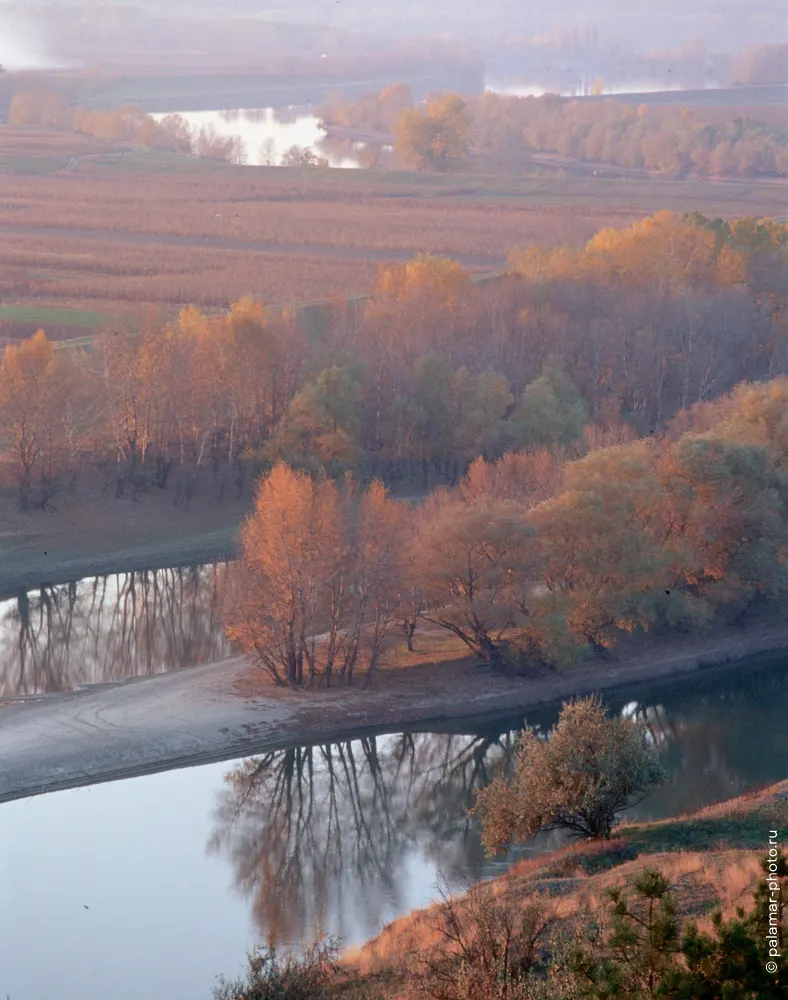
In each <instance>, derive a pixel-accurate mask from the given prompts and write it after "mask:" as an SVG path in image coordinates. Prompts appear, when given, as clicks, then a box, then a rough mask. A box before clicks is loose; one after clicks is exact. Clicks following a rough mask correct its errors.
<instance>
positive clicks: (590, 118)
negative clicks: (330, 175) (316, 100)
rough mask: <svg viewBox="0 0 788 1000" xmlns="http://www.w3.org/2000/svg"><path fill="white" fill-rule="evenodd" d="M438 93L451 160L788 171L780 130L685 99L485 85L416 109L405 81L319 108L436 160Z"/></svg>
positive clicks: (695, 172)
mask: <svg viewBox="0 0 788 1000" xmlns="http://www.w3.org/2000/svg"><path fill="white" fill-rule="evenodd" d="M441 102H443V104H444V105H446V103H447V102H454V104H455V105H456V108H459V107H460V105H461V108H462V111H463V115H459V114H458V112H457V110H456V109H455V111H454V113H453V115H451V116H446V120H445V121H442V122H441V131H440V138H439V140H438V141H437V146H438V147H440V145H441V144H447V143H448V144H452V145H453V147H454V148H456V149H459V150H460V153H461V155H458V156H457V157H456V158H455V159H454V160H453V161H452V162H453V164H454V165H459V164H460V163H461V162H462V161H463V160H464V159H469V158H470V157H473V158H475V159H476V160H477V161H480V162H482V163H484V164H485V165H488V166H499V167H502V168H504V169H514V168H516V169H524V168H525V167H527V165H528V162H529V157H530V156H531V155H532V154H534V153H550V154H555V155H558V156H562V157H568V158H571V159H574V160H580V161H588V162H590V163H604V164H612V165H615V166H619V167H625V168H628V169H633V170H643V171H651V172H656V173H660V174H665V175H669V176H673V177H687V176H697V177H761V176H763V177H770V176H772V177H773V176H780V177H784V176H786V175H787V174H788V129H786V127H785V125H784V124H780V125H774V124H765V123H762V122H759V121H757V120H756V119H755V118H751V117H750V116H746V117H736V118H732V119H731V120H730V121H704V120H703V119H702V118H700V117H698V116H697V115H696V113H695V112H694V111H691V110H689V109H687V108H674V107H650V106H647V105H645V104H641V105H640V106H635V105H633V104H624V103H622V102H619V101H614V100H606V101H575V100H567V99H566V98H563V97H558V96H556V95H554V94H547V95H545V96H543V97H506V96H502V95H500V94H495V93H492V92H490V91H487V92H485V93H483V94H482V95H481V96H479V97H477V98H475V99H473V100H467V101H461V100H460V98H459V97H458V96H457V95H452V94H448V95H444V96H443V97H442V98H440V99H439V98H432V99H431V100H430V101H429V102H427V104H426V105H424V106H417V107H415V108H414V106H413V103H412V99H411V100H410V101H409V94H408V92H407V88H406V87H404V86H400V87H389V88H387V90H385V91H384V92H383V93H381V94H380V95H375V94H370V95H367V96H366V97H365V98H363V99H361V100H358V101H353V102H345V103H343V102H341V101H338V100H334V101H331V102H328V104H327V105H326V106H325V107H324V108H322V109H320V110H319V112H318V113H319V114H320V115H321V116H322V118H323V121H324V123H325V126H326V128H327V129H328V130H329V131H331V129H337V128H344V129H350V128H355V129H359V130H372V131H379V132H380V133H381V135H386V134H389V133H395V134H396V136H397V145H396V148H397V152H398V153H399V154H400V155H401V156H402V158H403V159H404V160H405V161H406V162H408V163H411V164H413V165H414V166H417V167H421V168H424V169H426V168H430V169H442V168H445V163H443V162H442V161H441V160H440V159H438V158H435V157H432V158H431V157H430V156H429V155H428V151H429V149H430V146H431V144H432V147H433V148H434V147H435V146H436V140H435V136H434V135H433V134H431V133H430V132H429V130H427V131H426V132H425V127H426V125H427V124H432V125H433V126H435V125H436V122H435V117H436V114H435V109H436V108H438V107H439V106H440V105H441ZM458 102H459V103H458ZM397 111H398V112H399V114H398V117H395V112H397ZM466 119H467V121H466ZM419 126H420V128H421V131H419Z"/></svg>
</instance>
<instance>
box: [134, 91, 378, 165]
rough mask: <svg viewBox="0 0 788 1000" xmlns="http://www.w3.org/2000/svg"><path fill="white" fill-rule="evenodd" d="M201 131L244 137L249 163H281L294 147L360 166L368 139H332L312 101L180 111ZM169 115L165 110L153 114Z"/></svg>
mask: <svg viewBox="0 0 788 1000" xmlns="http://www.w3.org/2000/svg"><path fill="white" fill-rule="evenodd" d="M170 113H171V114H178V115H180V116H181V118H184V119H185V120H186V122H187V123H188V125H189V127H190V128H191V129H192V130H193V131H195V132H199V131H200V130H201V129H203V128H206V127H207V128H210V129H213V130H214V131H215V133H216V135H218V136H220V137H222V138H235V137H238V138H240V140H241V142H242V143H243V149H244V155H245V161H244V162H245V163H246V164H248V165H249V166H260V165H265V166H278V165H279V164H280V163H281V160H282V157H283V156H284V154H285V153H286V152H287V151H288V150H289V149H290V148H291V147H292V146H298V147H300V148H302V149H310V150H311V151H312V152H313V153H316V154H317V155H319V156H322V157H325V159H327V160H328V162H329V166H331V167H351V168H352V167H358V166H359V156H358V154H359V152H360V151H361V150H363V149H364V143H359V142H357V143H353V142H349V143H343V144H337V143H332V142H331V141H330V140H328V139H327V138H326V135H325V132H323V131H322V129H321V128H320V127H319V124H320V122H319V119H318V118H316V117H315V115H314V114H313V113H312V108H311V106H310V105H304V106H303V107H298V106H293V107H287V108H250V109H245V110H236V111H210V110H207V111H176V112H170ZM153 117H154V118H156V119H159V120H160V119H162V118H164V117H166V116H165V115H163V114H156V115H154V116H153Z"/></svg>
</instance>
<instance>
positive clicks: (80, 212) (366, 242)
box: [0, 170, 640, 260]
mask: <svg viewBox="0 0 788 1000" xmlns="http://www.w3.org/2000/svg"><path fill="white" fill-rule="evenodd" d="M394 193H395V192H386V191H382V192H376V191H374V190H370V189H368V188H365V187H364V186H363V185H361V184H358V185H356V186H355V187H354V186H352V185H350V186H342V187H337V186H335V185H334V184H327V183H326V182H325V181H321V180H320V179H319V178H318V179H315V180H311V179H309V178H304V179H302V180H300V181H299V180H297V179H295V178H293V176H292V175H290V176H288V177H287V178H283V179H282V180H279V179H277V178H275V177H274V178H272V177H271V175H270V172H267V173H261V172H258V171H252V170H250V171H249V172H248V173H245V172H244V171H242V170H241V171H230V172H225V171H217V172H216V173H212V174H207V175H199V174H198V175H191V174H189V175H180V174H174V175H155V176H151V175H150V174H135V173H126V172H124V173H122V174H119V173H117V172H116V173H114V174H113V173H109V174H105V175H102V174H101V173H97V174H95V175H93V174H83V173H80V172H79V171H75V172H73V173H70V174H68V175H57V176H50V177H26V178H19V177H14V176H12V175H4V176H2V177H0V225H8V226H27V227H49V228H52V227H56V228H63V229H93V230H101V231H104V232H107V231H112V232H117V233H147V234H157V235H163V236H188V237H199V238H216V239H222V240H240V241H244V242H266V243H276V244H283V245H290V246H310V245H319V246H335V247H345V248H347V247H353V248H356V249H378V250H392V249H393V250H404V251H408V252H426V251H430V252H436V253H441V252H451V253H455V254H466V255H478V256H483V257H488V258H490V259H491V260H503V259H505V257H506V255H507V254H508V252H509V250H510V249H511V248H512V247H513V246H515V245H517V244H521V243H529V242H538V243H540V244H542V245H551V246H555V245H556V244H558V243H571V244H577V243H581V242H583V241H585V240H587V239H588V238H589V237H590V236H592V235H593V234H594V233H595V232H596V231H597V229H599V228H600V226H602V225H605V224H611V223H614V222H616V221H618V222H619V224H621V225H627V224H628V223H629V222H631V221H632V220H633V218H635V217H636V215H637V214H640V213H636V212H635V211H632V210H630V211H618V210H611V209H610V208H609V207H606V206H602V207H600V208H594V207H589V208H586V209H577V208H576V207H575V208H573V209H572V210H568V209H567V208H564V207H562V206H560V205H533V204H526V203H523V202H520V201H508V200H504V201H495V202H492V203H486V204H485V203H474V202H469V201H467V200H465V199H462V198H451V197H447V198H442V199H440V200H437V199H434V198H432V199H426V198H421V197H418V196H416V197H413V196H411V197H408V196H406V195H407V193H408V192H406V191H403V190H400V191H398V192H396V194H397V195H398V196H397V197H392V194H394Z"/></svg>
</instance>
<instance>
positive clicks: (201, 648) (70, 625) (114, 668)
mask: <svg viewBox="0 0 788 1000" xmlns="http://www.w3.org/2000/svg"><path fill="white" fill-rule="evenodd" d="M223 576H224V567H223V566H222V565H210V566H195V567H189V568H186V569H165V570H145V571H143V572H139V573H122V574H117V575H114V576H103V577H93V578H88V579H84V580H80V581H79V582H78V583H66V584H62V585H58V586H43V587H41V588H40V589H38V590H32V591H20V592H19V594H18V595H17V596H16V597H15V598H12V599H10V600H6V601H3V602H0V695H1V696H4V697H9V696H13V695H31V694H41V693H52V692H60V691H70V690H72V689H73V688H75V687H77V686H79V685H82V684H96V683H101V682H106V681H118V680H123V679H124V678H126V677H136V676H141V675H145V674H156V673H161V672H162V671H164V670H170V669H173V668H175V667H182V666H188V665H192V664H198V663H205V662H207V661H209V660H215V659H220V658H221V657H223V656H226V655H227V654H228V652H229V644H228V643H227V641H226V639H225V638H224V632H223V629H222V626H221V620H220V613H219V612H220V607H219V602H220V597H221V584H222V579H223Z"/></svg>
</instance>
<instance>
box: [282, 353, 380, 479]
mask: <svg viewBox="0 0 788 1000" xmlns="http://www.w3.org/2000/svg"><path fill="white" fill-rule="evenodd" d="M360 421H361V400H360V395H359V382H358V378H357V376H356V373H355V372H353V371H351V370H349V369H347V368H340V367H339V366H338V365H332V366H331V367H330V368H326V369H324V370H323V371H322V372H320V373H319V374H318V375H317V377H316V378H315V379H313V380H312V381H310V382H308V383H307V384H306V385H305V386H304V387H303V388H302V389H301V390H300V391H299V392H298V393H296V395H295V396H294V397H293V399H292V400H291V401H290V404H289V406H288V408H287V411H286V412H285V414H284V416H283V418H282V421H281V423H280V425H279V427H278V428H277V433H276V436H275V438H274V440H273V441H272V444H271V448H272V451H273V454H274V455H275V456H276V457H278V458H281V459H282V460H285V461H289V462H292V463H293V464H294V465H297V466H299V467H301V468H305V469H309V470H311V471H313V472H317V471H318V470H319V469H323V470H325V471H326V472H328V473H329V475H334V476H336V475H340V474H341V473H343V472H347V471H349V470H352V469H353V468H354V467H355V466H356V463H357V462H358V459H359V440H358V439H359V432H360Z"/></svg>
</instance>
